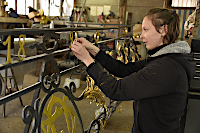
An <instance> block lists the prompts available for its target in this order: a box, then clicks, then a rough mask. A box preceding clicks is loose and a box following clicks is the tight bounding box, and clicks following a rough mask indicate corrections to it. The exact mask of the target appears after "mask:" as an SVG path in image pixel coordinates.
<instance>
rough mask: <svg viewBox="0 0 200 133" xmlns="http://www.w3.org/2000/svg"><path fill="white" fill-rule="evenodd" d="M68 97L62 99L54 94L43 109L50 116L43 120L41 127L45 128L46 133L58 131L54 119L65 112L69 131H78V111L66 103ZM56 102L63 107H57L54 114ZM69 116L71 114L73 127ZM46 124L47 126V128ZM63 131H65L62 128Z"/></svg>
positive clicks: (62, 132) (73, 132)
mask: <svg viewBox="0 0 200 133" xmlns="http://www.w3.org/2000/svg"><path fill="white" fill-rule="evenodd" d="M67 99H68V98H67V96H64V97H63V99H61V98H59V97H56V96H55V95H52V98H51V100H50V102H49V104H48V106H47V108H44V110H43V114H45V115H46V116H47V118H48V119H47V120H43V121H41V129H42V130H43V132H44V133H50V132H52V133H56V128H55V125H54V121H55V120H56V119H57V118H58V117H59V116H61V115H62V114H63V113H64V115H65V120H66V123H67V128H68V132H72V133H75V132H76V119H77V115H76V113H74V112H73V110H72V109H71V108H70V107H69V106H67V105H66V103H65V101H66V100H67ZM55 103H59V104H60V105H61V106H62V107H61V108H58V107H56V109H55V112H54V113H53V115H52V108H53V105H54V104H55ZM68 116H70V118H71V122H72V128H71V126H70V121H69V117H68ZM45 126H47V130H46V129H45ZM61 133H64V131H63V130H62V131H61Z"/></svg>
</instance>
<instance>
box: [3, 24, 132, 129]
mask: <svg viewBox="0 0 200 133" xmlns="http://www.w3.org/2000/svg"><path fill="white" fill-rule="evenodd" d="M124 27H131V26H128V25H127V26H120V25H119V27H113V28H92V27H90V28H85V27H77V28H56V29H15V30H0V35H21V34H32V35H36V34H43V42H42V43H40V44H33V45H30V46H29V47H30V48H35V47H38V48H40V49H41V50H42V51H43V52H44V54H40V55H36V56H32V57H26V58H24V59H23V60H22V61H12V62H10V63H8V64H6V63H4V64H0V70H3V69H8V68H12V67H15V66H18V65H23V64H25V63H29V62H33V61H37V60H40V59H44V61H43V64H42V67H41V71H40V75H39V79H38V82H36V83H35V84H32V85H31V86H29V87H26V88H23V89H22V90H18V91H16V92H14V93H11V94H9V95H6V96H4V97H2V98H0V105H3V104H5V103H7V102H9V101H11V100H13V99H15V98H18V97H21V96H23V95H24V94H27V93H29V92H31V91H33V90H37V91H35V96H34V98H33V101H32V105H31V106H25V107H24V109H23V112H22V118H23V121H24V123H25V124H26V127H25V129H24V132H29V128H30V125H31V124H32V129H31V131H30V132H32V133H35V132H37V133H40V132H41V118H42V113H43V110H44V106H45V105H46V103H47V100H48V99H49V98H50V97H51V96H52V95H53V94H54V93H55V92H62V93H63V94H64V95H66V96H67V97H68V98H69V100H70V101H71V103H72V104H73V107H74V109H75V111H76V114H77V116H78V120H79V123H80V125H81V131H82V132H83V133H89V132H90V131H91V129H92V127H93V126H94V125H96V124H97V125H98V126H97V127H98V128H97V129H96V132H99V131H100V130H101V128H102V125H101V123H100V121H101V120H102V119H104V120H105V119H106V120H107V119H108V118H109V117H110V116H111V115H112V114H113V113H114V112H115V110H116V108H117V106H118V105H119V104H120V102H113V101H111V102H110V105H109V106H108V107H105V106H104V108H105V110H104V112H103V113H102V114H100V115H99V116H98V118H96V119H94V120H93V121H92V122H91V124H90V125H89V126H88V128H87V129H83V122H82V119H81V116H80V113H79V110H78V107H77V106H76V103H75V101H81V100H83V99H85V98H87V96H88V95H87V96H85V94H86V93H87V90H85V91H84V92H83V93H82V94H81V95H80V96H79V97H75V96H74V95H73V93H75V91H76V90H75V89H72V88H71V87H72V86H73V84H72V85H71V86H69V88H68V87H65V88H59V85H60V80H61V76H62V75H64V74H66V73H67V72H69V71H70V70H73V69H75V68H78V67H80V64H78V65H76V66H73V67H71V68H69V69H66V70H64V71H59V69H58V66H57V63H56V60H55V58H54V56H55V55H58V54H62V53H65V52H68V51H70V48H67V49H63V50H57V46H58V43H57V40H58V38H57V37H56V34H55V32H58V31H88V30H107V29H118V30H119V29H120V28H124ZM126 36H128V34H126ZM48 37H51V38H54V39H55V43H54V46H53V48H50V49H47V48H46V47H45V46H44V41H45V39H46V38H48ZM120 38H121V37H117V36H116V38H113V39H109V40H106V41H100V42H97V44H101V43H105V42H109V41H114V40H118V39H120ZM50 62H51V63H52V64H53V68H54V70H55V71H56V72H55V73H53V74H51V75H46V74H45V73H46V67H47V64H48V63H50ZM41 89H42V90H43V91H44V92H45V93H46V96H45V97H44V98H43V100H42V101H41V103H40V104H39V101H40V100H39V99H38V95H39V93H40V90H41ZM4 90H5V88H4ZM91 93H93V94H95V95H94V96H93V98H95V99H101V98H102V97H101V95H100V94H97V93H96V92H94V91H93V90H92V92H91ZM101 100H102V99H101ZM100 104H103V103H100ZM106 120H105V121H106ZM104 124H105V123H104ZM103 126H104V125H103Z"/></svg>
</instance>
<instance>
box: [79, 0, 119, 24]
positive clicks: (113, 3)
mask: <svg viewBox="0 0 200 133" xmlns="http://www.w3.org/2000/svg"><path fill="white" fill-rule="evenodd" d="M84 1H85V0H79V1H78V5H79V6H81V7H82V6H83V3H84ZM85 6H88V7H90V8H91V6H93V7H94V6H96V7H97V8H98V7H105V6H110V7H111V8H110V10H111V11H112V12H114V13H115V15H116V16H118V17H119V16H120V0H98V1H96V0H86V3H85ZM97 10H98V9H97ZM90 12H91V11H90ZM93 13H94V12H92V14H93ZM90 14H91V13H90ZM98 15H101V14H98V13H97V15H96V16H93V15H91V16H90V17H91V19H92V20H93V21H95V20H96V19H97V18H98ZM104 15H108V14H104Z"/></svg>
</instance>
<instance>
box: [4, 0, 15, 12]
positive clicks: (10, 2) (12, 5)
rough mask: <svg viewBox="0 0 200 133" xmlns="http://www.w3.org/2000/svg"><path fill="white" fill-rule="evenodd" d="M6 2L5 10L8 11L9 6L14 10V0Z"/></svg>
mask: <svg viewBox="0 0 200 133" xmlns="http://www.w3.org/2000/svg"><path fill="white" fill-rule="evenodd" d="M6 2H8V6H6V11H9V9H10V8H13V10H15V0H6Z"/></svg>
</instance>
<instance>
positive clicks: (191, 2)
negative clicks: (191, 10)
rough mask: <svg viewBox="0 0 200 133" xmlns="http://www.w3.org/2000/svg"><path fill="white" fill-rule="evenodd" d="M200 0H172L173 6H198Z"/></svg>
mask: <svg viewBox="0 0 200 133" xmlns="http://www.w3.org/2000/svg"><path fill="white" fill-rule="evenodd" d="M198 1H199V0H172V2H171V6H172V7H196V6H197V2H198Z"/></svg>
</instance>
